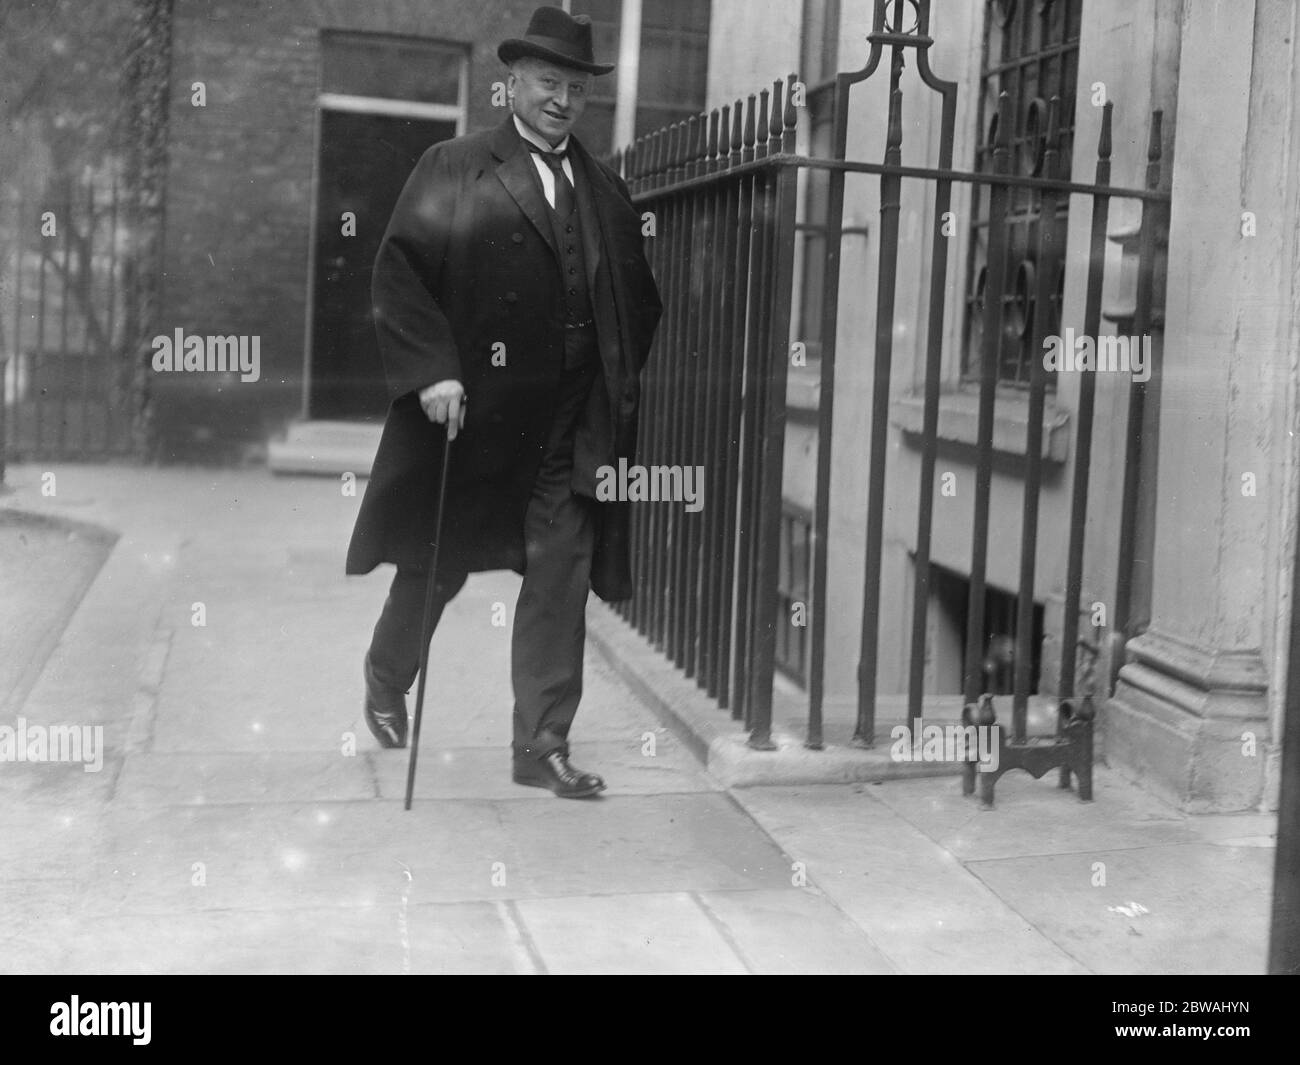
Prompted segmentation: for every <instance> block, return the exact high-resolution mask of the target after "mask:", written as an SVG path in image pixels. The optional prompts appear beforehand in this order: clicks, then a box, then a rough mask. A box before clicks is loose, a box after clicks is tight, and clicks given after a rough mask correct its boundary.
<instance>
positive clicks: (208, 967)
mask: <svg viewBox="0 0 1300 1065" xmlns="http://www.w3.org/2000/svg"><path fill="white" fill-rule="evenodd" d="M75 933H76V935H77V938H78V940H79V942H80V944H81V945H80V946H79V947H78V949H77V950H76V951H75V952H74V953H73V956H72V957H71V958H70V960H69V964H68V965H67V967H66V970H65V971H67V972H69V973H127V974H135V973H138V974H146V973H157V972H166V973H177V974H200V973H213V974H218V975H223V974H230V975H240V974H278V973H290V974H302V975H310V974H329V973H349V974H357V975H375V974H411V975H420V974H449V973H466V974H479V973H483V974H505V973H528V972H532V971H534V967H533V965H532V962H531V960H530V958H529V955H528V953H527V951H526V950H525V949H524V948H523V947H522V945H521V944H520V943H519V942H518V937H517V935H516V934H515V931H514V929H513V928H512V927H511V925H510V922H509V918H508V917H507V916H506V915H505V914H504V913H503V912H502V908H501V907H500V906H499V905H495V904H493V903H488V902H468V903H451V904H448V905H439V906H433V905H415V906H412V905H405V906H404V905H403V903H402V900H401V899H400V897H399V898H398V899H397V900H391V899H390V900H385V901H384V902H383V903H382V904H379V903H377V904H375V905H371V906H365V907H362V906H357V907H303V908H300V909H296V910H257V909H238V910H221V911H209V912H203V913H196V914H188V915H185V916H184V917H183V918H181V917H179V916H178V915H176V914H174V913H171V912H166V913H160V914H148V915H145V914H141V915H125V916H120V917H116V918H113V919H112V920H103V919H97V920H89V919H83V920H81V921H79V922H78V923H77V926H76V929H75ZM304 944H310V946H311V949H310V950H304V949H303V945H304Z"/></svg>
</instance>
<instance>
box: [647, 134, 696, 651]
mask: <svg viewBox="0 0 1300 1065" xmlns="http://www.w3.org/2000/svg"><path fill="white" fill-rule="evenodd" d="M678 129H679V137H678V140H677V152H676V155H675V157H674V158H675V172H677V173H679V174H684V173H686V163H687V159H688V156H689V152H690V141H689V139H688V138H689V131H690V127H689V124H688V123H686V122H680V123H678ZM674 198H675V199H676V200H677V209H678V211H679V212H680V216H679V222H680V224H679V225H678V227H677V228H678V237H679V240H680V243H679V244H678V247H679V248H680V249H681V255H680V258H679V259H678V260H677V262H676V269H677V301H678V312H679V313H678V317H677V328H676V331H675V335H674V339H673V365H674V372H673V375H672V393H671V409H670V410H669V412H668V413H669V418H670V425H671V430H670V433H669V443H668V448H669V450H668V455H667V465H669V466H679V465H681V463H682V459H683V452H684V450H685V446H684V437H685V434H686V411H685V398H686V393H687V391H688V388H689V385H688V378H689V375H690V369H691V368H690V364H689V361H690V352H689V346H688V345H689V339H688V338H689V335H690V330H691V326H692V319H691V314H690V305H691V303H690V301H691V259H692V258H693V256H694V250H695V248H694V241H695V233H694V223H695V218H694V203H693V201H694V197H693V196H691V195H689V194H687V193H681V194H679V195H677V196H675V197H674ZM656 509H658V510H661V511H663V513H664V518H665V525H666V527H667V529H668V545H667V550H668V581H667V585H666V589H665V590H666V593H667V602H668V619H667V621H668V626H667V630H666V636H665V640H664V647H665V650H666V653H667V654H668V657H669V659H670V660H671V661H672V662H673V664H674V665H677V666H680V665H681V663H682V642H681V641H682V623H683V617H682V611H683V608H684V602H685V596H684V594H683V589H682V570H683V568H684V566H685V561H686V560H685V553H684V550H683V529H682V516H683V515H682V514H681V512H680V510H678V508H677V507H673V506H659V507H657V508H656Z"/></svg>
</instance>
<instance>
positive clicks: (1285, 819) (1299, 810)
mask: <svg viewBox="0 0 1300 1065" xmlns="http://www.w3.org/2000/svg"><path fill="white" fill-rule="evenodd" d="M1292 513H1293V514H1294V513H1296V512H1295V511H1292ZM1297 604H1300V558H1298V557H1297V551H1296V549H1295V548H1294V547H1293V548H1292V549H1291V623H1290V631H1289V639H1288V641H1287V644H1288V658H1287V672H1286V687H1285V689H1284V695H1283V705H1284V707H1285V717H1284V719H1283V726H1282V768H1281V782H1280V783H1281V790H1280V793H1279V795H1278V810H1277V853H1276V855H1275V856H1274V858H1273V906H1272V913H1271V919H1270V925H1269V937H1268V939H1269V942H1268V971H1269V972H1270V973H1272V974H1275V975H1280V974H1286V973H1292V974H1294V973H1295V972H1297V971H1300V610H1297V609H1296V605H1297Z"/></svg>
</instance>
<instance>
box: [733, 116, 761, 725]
mask: <svg viewBox="0 0 1300 1065" xmlns="http://www.w3.org/2000/svg"><path fill="white" fill-rule="evenodd" d="M757 105H758V101H757V98H756V97H755V96H754V95H753V94H752V93H751V94H750V96H749V99H748V101H747V106H746V109H745V127H744V147H743V149H742V150H741V159H742V161H743V162H748V161H750V160H752V159H753V157H754V137H755V130H754V123H755V120H756V119H757V114H756V108H757ZM766 180H767V172H755V173H754V176H753V178H752V180H751V181H750V182H749V213H748V216H747V217H746V218H743V219H742V220H741V224H742V225H743V226H745V227H746V229H747V231H748V233H749V241H748V245H749V258H748V260H747V263H746V272H747V275H748V278H749V283H750V290H749V297H748V300H747V306H746V308H745V310H746V314H745V330H744V338H745V341H744V342H745V347H744V372H743V376H742V378H741V427H740V448H739V455H740V462H741V468H740V481H739V498H738V499H737V501H736V507H737V511H736V521H737V530H736V574H737V589H736V617H735V630H734V631H735V643H736V656H735V670H734V674H733V692H734V694H735V705H734V706H733V707H732V713H731V716H732V717H733V718H736V719H738V720H741V721H746V722H748V717H749V667H750V655H751V653H752V652H751V641H752V638H753V631H752V629H751V628H750V625H751V623H752V607H751V600H752V598H753V577H754V574H753V557H752V556H753V549H752V546H751V540H752V539H753V530H754V516H753V507H754V503H753V497H754V460H753V455H752V451H753V441H754V438H755V436H756V431H755V428H754V423H755V418H756V410H755V392H756V386H755V381H756V380H757V377H758V366H759V350H758V343H757V336H758V331H759V324H760V322H761V319H762V311H763V308H762V307H761V298H760V297H759V296H758V295H757V294H758V293H760V292H761V289H759V288H758V284H757V282H756V280H755V279H756V278H758V277H761V276H762V274H761V270H762V263H763V261H764V257H765V251H764V245H765V239H764V238H765V234H764V231H763V229H762V227H761V224H760V218H761V216H762V207H761V206H760V204H761V201H762V199H763V197H764V196H765V195H766V191H765V182H766Z"/></svg>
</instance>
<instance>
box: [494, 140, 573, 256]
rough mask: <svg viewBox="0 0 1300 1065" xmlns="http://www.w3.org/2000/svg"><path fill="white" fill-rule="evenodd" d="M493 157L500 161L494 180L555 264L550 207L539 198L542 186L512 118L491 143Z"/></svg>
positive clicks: (541, 196) (542, 198)
mask: <svg viewBox="0 0 1300 1065" xmlns="http://www.w3.org/2000/svg"><path fill="white" fill-rule="evenodd" d="M492 154H493V155H494V156H496V157H497V158H498V159H500V160H501V163H500V164H499V165H498V166H497V177H498V178H499V179H500V181H501V184H503V185H504V186H505V187H506V191H507V192H508V193H510V195H511V196H512V197H513V198H514V201H515V203H517V204H518V205H519V209H520V210H521V211H523V212H524V214H525V215H526V216H527V218H528V221H530V222H532V224H533V227H534V228H535V229H536V230H537V232H538V233H540V234H541V235H542V239H543V240H545V241H546V244H547V247H549V248H550V249H551V252H552V254H553V255H555V257H556V261H557V262H558V261H559V254H560V252H559V249H558V248H557V247H556V246H555V234H554V232H553V231H552V229H551V218H550V211H551V208H550V206H549V205H548V204H547V202H546V197H545V196H543V195H542V190H541V183H540V182H539V181H537V180H536V177H537V173H536V167H534V166H533V161H532V160H531V159H530V158H529V157H528V155H529V152H528V149H527V148H525V147H524V141H523V138H522V137H520V136H519V133H518V131H517V130H516V129H515V128H514V119H513V118H510V119H507V120H506V123H505V125H503V126H502V127H501V128H500V129H499V130H498V132H497V136H496V138H495V139H494V140H493V142H492Z"/></svg>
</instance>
